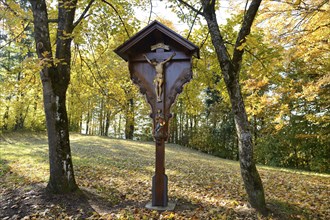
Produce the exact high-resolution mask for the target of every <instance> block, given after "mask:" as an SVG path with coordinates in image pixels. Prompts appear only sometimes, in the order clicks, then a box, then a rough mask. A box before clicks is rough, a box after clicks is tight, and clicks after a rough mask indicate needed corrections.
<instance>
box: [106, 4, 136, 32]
mask: <svg viewBox="0 0 330 220" xmlns="http://www.w3.org/2000/svg"><path fill="white" fill-rule="evenodd" d="M102 2H104V3H105V4H107V5H109V6H110V7H111V8H112V9H113V10H114V11H115V12H116V14H117V15H118V17H119V19H120V21H121V23H122V24H123V26H124V28H125V31H126V34H127V36H128V38H130V37H131V36H130V34H129V32H128V30H127V28H126V25H125V23H124V21H123V19H122V18H121V16H120V14H119V12H118V11H117V9H116V8H115V7H114V6H113V5H112V4H111V3H109V2H107V1H106V0H102Z"/></svg>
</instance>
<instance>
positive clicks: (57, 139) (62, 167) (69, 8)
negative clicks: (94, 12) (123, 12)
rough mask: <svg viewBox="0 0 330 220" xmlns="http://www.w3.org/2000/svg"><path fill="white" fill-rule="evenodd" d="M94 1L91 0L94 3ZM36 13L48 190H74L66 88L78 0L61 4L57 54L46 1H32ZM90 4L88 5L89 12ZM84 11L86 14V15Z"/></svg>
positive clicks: (57, 20)
mask: <svg viewBox="0 0 330 220" xmlns="http://www.w3.org/2000/svg"><path fill="white" fill-rule="evenodd" d="M92 2H93V1H91V3H92ZM30 3H31V8H32V12H33V23H34V34H35V36H34V37H35V42H36V51H37V54H38V57H39V59H40V61H41V64H42V70H41V72H40V76H41V81H42V86H43V97H44V108H45V114H46V123H47V132H48V145H49V164H50V178H49V182H48V185H47V189H48V190H49V191H51V192H53V193H66V192H71V191H75V190H76V189H78V186H77V184H76V182H75V178H74V171H73V166H72V156H71V150H70V141H69V124H68V116H67V110H66V91H67V88H68V85H69V82H70V63H71V41H72V32H73V29H74V27H75V26H76V25H77V24H78V23H79V22H80V21H81V19H82V18H83V17H84V16H83V15H82V16H81V17H80V18H79V19H78V20H77V22H75V23H74V16H75V10H76V5H77V1H76V0H73V1H70V0H64V1H59V3H58V18H57V19H56V21H55V22H57V24H58V25H57V36H56V49H55V51H56V52H55V57H53V52H52V51H53V50H52V45H51V41H50V34H49V33H50V32H49V26H48V24H49V22H51V20H49V18H48V12H47V5H46V1H45V0H30ZM91 3H90V4H89V5H88V6H87V8H86V10H85V11H84V13H86V12H87V10H88V9H89V7H90V6H91ZM84 13H83V14H84Z"/></svg>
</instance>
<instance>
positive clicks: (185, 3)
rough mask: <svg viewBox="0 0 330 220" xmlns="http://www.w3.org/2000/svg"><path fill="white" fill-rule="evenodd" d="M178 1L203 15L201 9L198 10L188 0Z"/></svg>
mask: <svg viewBox="0 0 330 220" xmlns="http://www.w3.org/2000/svg"><path fill="white" fill-rule="evenodd" d="M177 1H178V2H180V3H181V4H183V5H185V6H186V7H188V8H190V9H191V10H192V11H194V12H196V13H197V14H200V15H203V13H202V12H201V11H200V10H197V9H196V8H194V7H193V6H191V5H190V4H188V3H187V2H185V1H183V0H177Z"/></svg>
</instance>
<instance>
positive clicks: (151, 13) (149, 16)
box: [148, 0, 153, 24]
mask: <svg viewBox="0 0 330 220" xmlns="http://www.w3.org/2000/svg"><path fill="white" fill-rule="evenodd" d="M152 7H153V6H152V0H150V13H149V19H148V24H149V23H150V20H151V14H152Z"/></svg>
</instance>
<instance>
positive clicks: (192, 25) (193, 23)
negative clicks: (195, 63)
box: [187, 7, 203, 40]
mask: <svg viewBox="0 0 330 220" xmlns="http://www.w3.org/2000/svg"><path fill="white" fill-rule="evenodd" d="M202 9H203V7H201V8H200V9H199V11H202ZM198 15H199V13H196V15H195V17H194V20H193V22H192V24H191V27H190V30H189V33H188V36H187V40H188V39H189V37H190V34H191V31H192V29H193V27H194V25H195V21H196V19H197V16H198Z"/></svg>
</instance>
